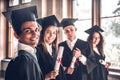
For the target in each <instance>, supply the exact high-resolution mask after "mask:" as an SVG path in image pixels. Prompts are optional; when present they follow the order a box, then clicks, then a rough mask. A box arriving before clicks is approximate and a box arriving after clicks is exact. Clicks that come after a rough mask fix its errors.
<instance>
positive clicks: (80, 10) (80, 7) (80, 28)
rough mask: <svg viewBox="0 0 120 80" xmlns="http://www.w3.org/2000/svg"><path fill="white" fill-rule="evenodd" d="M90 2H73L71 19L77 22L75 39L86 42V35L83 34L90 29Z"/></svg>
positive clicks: (81, 0)
mask: <svg viewBox="0 0 120 80" xmlns="http://www.w3.org/2000/svg"><path fill="white" fill-rule="evenodd" d="M91 5H92V0H73V17H74V18H78V19H79V20H78V21H77V22H76V23H75V26H76V27H77V37H78V38H80V39H83V40H86V38H87V36H88V35H87V34H86V33H85V32H84V31H85V30H87V29H88V28H90V27H91V17H92V16H91V13H92V6H91Z"/></svg>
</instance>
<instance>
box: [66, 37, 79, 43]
mask: <svg viewBox="0 0 120 80" xmlns="http://www.w3.org/2000/svg"><path fill="white" fill-rule="evenodd" d="M76 41H77V38H75V39H74V40H73V41H70V40H69V39H68V40H67V43H71V44H75V43H76Z"/></svg>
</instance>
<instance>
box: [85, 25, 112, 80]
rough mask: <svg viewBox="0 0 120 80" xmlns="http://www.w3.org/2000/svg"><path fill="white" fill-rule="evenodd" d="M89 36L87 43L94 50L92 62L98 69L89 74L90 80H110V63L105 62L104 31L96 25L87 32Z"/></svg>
mask: <svg viewBox="0 0 120 80" xmlns="http://www.w3.org/2000/svg"><path fill="white" fill-rule="evenodd" d="M85 32H86V33H88V34H89V36H88V39H87V41H88V42H89V44H90V45H91V48H92V50H93V56H92V60H93V61H94V62H95V63H96V65H97V66H96V67H95V68H94V69H93V71H92V72H90V74H89V80H108V67H109V66H110V63H109V62H105V54H104V50H103V46H104V39H103V36H102V34H101V32H103V30H102V29H101V28H100V27H99V26H97V25H95V26H93V27H92V28H90V29H88V30H86V31H85Z"/></svg>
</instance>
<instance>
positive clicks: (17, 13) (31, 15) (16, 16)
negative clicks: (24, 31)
mask: <svg viewBox="0 0 120 80" xmlns="http://www.w3.org/2000/svg"><path fill="white" fill-rule="evenodd" d="M3 15H4V16H5V17H6V19H7V20H8V21H9V22H10V23H11V24H12V26H13V29H14V30H15V32H16V33H17V34H18V35H19V34H20V33H21V31H20V30H21V25H22V24H23V23H24V22H26V21H36V18H37V17H38V15H37V9H36V6H31V7H27V8H22V9H17V10H13V11H9V12H3Z"/></svg>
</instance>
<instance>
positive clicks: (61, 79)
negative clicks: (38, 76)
mask: <svg viewBox="0 0 120 80" xmlns="http://www.w3.org/2000/svg"><path fill="white" fill-rule="evenodd" d="M56 57H57V55H56V52H55V48H53V47H52V56H51V55H50V54H49V53H45V52H44V51H43V45H42V44H40V45H39V46H38V47H37V58H38V62H39V66H40V68H41V70H42V72H43V74H44V77H45V75H46V74H48V73H49V72H51V71H53V70H54V66H55V61H56ZM55 80H66V77H65V74H64V70H63V68H62V67H61V66H60V69H59V75H58V76H57V77H56V79H55Z"/></svg>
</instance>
